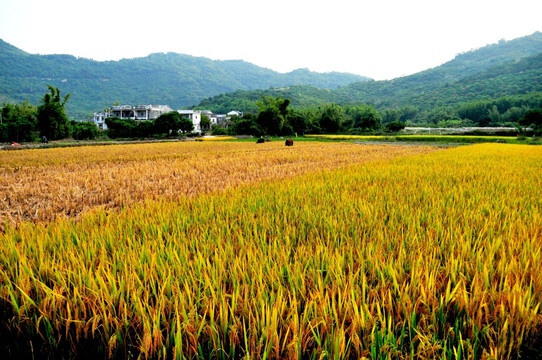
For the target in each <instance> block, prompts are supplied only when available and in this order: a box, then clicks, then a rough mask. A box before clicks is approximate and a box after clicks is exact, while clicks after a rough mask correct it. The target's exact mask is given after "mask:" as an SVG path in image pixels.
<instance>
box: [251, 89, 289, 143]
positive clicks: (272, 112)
mask: <svg viewBox="0 0 542 360" xmlns="http://www.w3.org/2000/svg"><path fill="white" fill-rule="evenodd" d="M289 105H290V99H283V98H281V97H280V96H279V97H276V98H274V97H272V96H269V97H268V96H265V95H262V101H258V109H259V113H258V117H257V118H256V122H257V124H258V125H259V126H260V127H261V128H262V130H263V131H264V133H266V134H268V135H282V134H283V132H284V131H285V130H286V132H288V131H290V132H291V126H285V125H287V121H288V120H287V119H288V114H289V113H290V109H288V106H289Z"/></svg>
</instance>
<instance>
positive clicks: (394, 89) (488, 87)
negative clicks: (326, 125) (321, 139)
mask: <svg viewBox="0 0 542 360" xmlns="http://www.w3.org/2000/svg"><path fill="white" fill-rule="evenodd" d="M541 53H542V33H540V32H536V33H534V34H532V35H529V36H525V37H522V38H518V39H514V40H510V41H500V42H499V43H497V44H492V45H487V46H485V47H482V48H480V49H477V50H472V51H469V52H465V53H462V54H459V55H457V56H456V57H455V58H454V59H453V60H451V61H449V62H447V63H445V64H443V65H441V66H438V67H435V68H432V69H428V70H425V71H422V72H419V73H417V74H413V75H410V76H405V77H401V78H396V79H393V80H388V81H370V82H357V83H352V84H349V85H346V86H342V87H340V88H338V89H319V88H316V87H310V86H294V87H288V88H283V89H268V90H257V91H237V92H234V93H230V94H221V95H218V96H215V97H213V98H208V99H205V100H204V101H202V102H201V103H200V104H199V105H198V106H197V107H199V108H209V109H211V110H214V111H220V110H222V109H225V108H232V106H233V107H236V108H239V109H240V110H244V111H250V110H254V109H255V108H256V105H255V99H258V98H260V97H261V95H262V94H266V95H272V96H282V97H288V98H290V99H291V100H292V105H294V106H297V107H310V106H316V105H321V104H323V103H337V104H340V105H354V104H361V103H369V104H372V105H374V106H376V107H378V108H395V107H399V106H405V105H414V106H416V107H418V108H419V109H420V110H427V109H429V108H431V107H433V106H441V105H447V104H451V103H457V102H464V101H474V100H481V99H489V98H495V97H500V96H507V95H516V94H524V93H527V92H531V91H542V79H541V74H542V67H541V66H540V56H539V54H541Z"/></svg>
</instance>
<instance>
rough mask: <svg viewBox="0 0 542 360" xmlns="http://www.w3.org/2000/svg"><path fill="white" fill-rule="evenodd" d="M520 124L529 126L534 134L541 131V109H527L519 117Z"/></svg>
mask: <svg viewBox="0 0 542 360" xmlns="http://www.w3.org/2000/svg"><path fill="white" fill-rule="evenodd" d="M519 124H520V125H521V126H531V127H532V128H533V130H534V131H535V133H536V134H540V133H542V109H532V110H529V111H527V112H526V113H525V115H523V117H522V118H521V119H519Z"/></svg>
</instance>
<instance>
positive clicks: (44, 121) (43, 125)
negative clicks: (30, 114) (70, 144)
mask: <svg viewBox="0 0 542 360" xmlns="http://www.w3.org/2000/svg"><path fill="white" fill-rule="evenodd" d="M47 87H48V88H49V92H48V93H46V94H45V95H44V96H43V99H42V100H41V105H40V106H38V116H37V117H38V127H39V130H40V134H41V135H42V136H46V137H47V138H48V139H50V140H56V139H63V138H65V137H68V136H69V134H70V126H69V120H68V116H67V115H66V109H65V105H66V102H67V101H68V99H69V98H70V94H69V93H68V94H67V95H66V96H64V98H61V96H60V90H59V89H58V88H55V87H52V86H51V85H47Z"/></svg>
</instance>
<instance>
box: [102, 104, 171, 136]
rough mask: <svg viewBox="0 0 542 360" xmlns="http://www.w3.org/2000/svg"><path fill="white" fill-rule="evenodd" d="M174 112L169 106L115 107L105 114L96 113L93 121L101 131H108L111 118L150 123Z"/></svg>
mask: <svg viewBox="0 0 542 360" xmlns="http://www.w3.org/2000/svg"><path fill="white" fill-rule="evenodd" d="M171 111H173V109H172V108H170V107H169V106H167V105H136V106H132V105H114V106H111V108H110V109H107V110H105V111H104V112H96V113H94V118H93V119H92V121H93V122H94V124H96V126H98V128H99V129H102V130H107V124H106V123H105V120H106V119H107V118H110V117H117V118H119V119H123V120H127V119H130V120H136V121H149V120H155V119H157V118H158V117H159V116H160V115H162V114H165V113H168V112H171Z"/></svg>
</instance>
